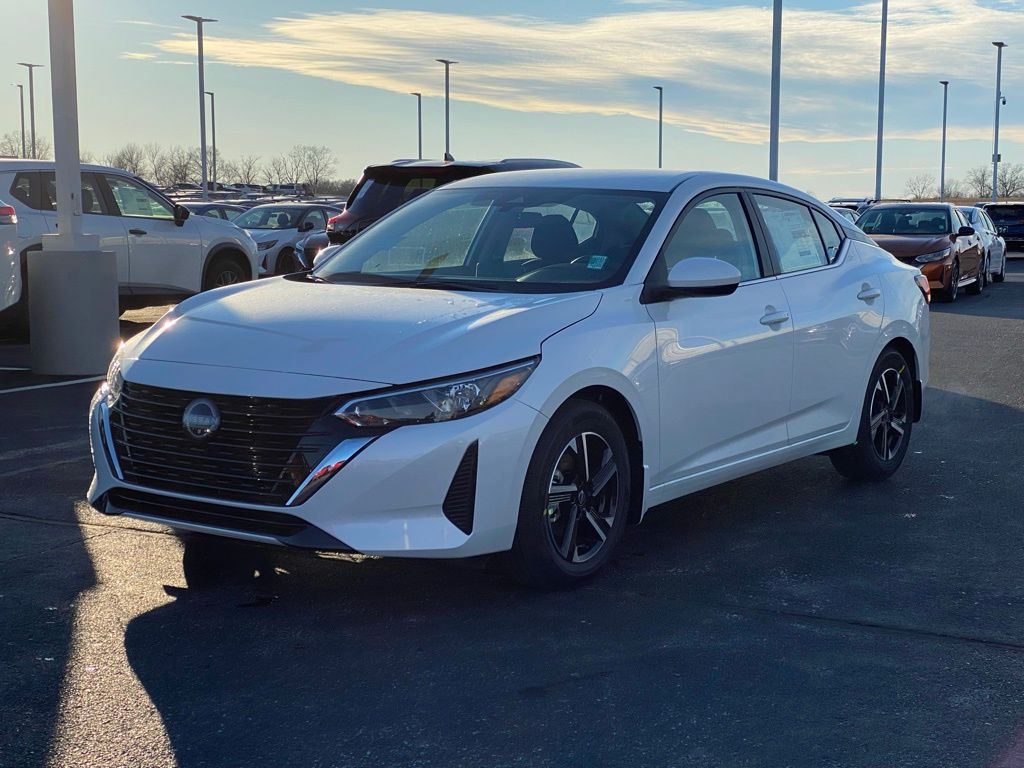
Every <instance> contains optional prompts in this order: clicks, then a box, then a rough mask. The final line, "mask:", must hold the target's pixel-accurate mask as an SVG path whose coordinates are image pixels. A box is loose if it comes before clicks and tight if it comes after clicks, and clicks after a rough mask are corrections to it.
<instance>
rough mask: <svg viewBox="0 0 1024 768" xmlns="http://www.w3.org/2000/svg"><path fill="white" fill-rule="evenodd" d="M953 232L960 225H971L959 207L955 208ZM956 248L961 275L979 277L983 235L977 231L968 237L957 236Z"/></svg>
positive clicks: (962, 276) (963, 276)
mask: <svg viewBox="0 0 1024 768" xmlns="http://www.w3.org/2000/svg"><path fill="white" fill-rule="evenodd" d="M953 216H954V218H953V233H954V234H955V233H956V232H957V230H959V229H960V227H969V226H971V222H969V221H968V220H967V217H966V216H964V215H963V213H962V212H961V211H960V209H959V208H954V209H953ZM956 249H957V251H958V253H959V254H960V275H961V279H963V278H965V277H978V276H979V275H980V274H981V258H982V256H981V235H980V234H979V233H977V232H976V233H975V234H973V235H970V236H968V237H957V238H956Z"/></svg>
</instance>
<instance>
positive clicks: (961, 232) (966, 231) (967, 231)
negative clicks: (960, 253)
mask: <svg viewBox="0 0 1024 768" xmlns="http://www.w3.org/2000/svg"><path fill="white" fill-rule="evenodd" d="M973 234H974V227H960V229H958V230H957V232H956V236H957V237H970V236H971V235H973Z"/></svg>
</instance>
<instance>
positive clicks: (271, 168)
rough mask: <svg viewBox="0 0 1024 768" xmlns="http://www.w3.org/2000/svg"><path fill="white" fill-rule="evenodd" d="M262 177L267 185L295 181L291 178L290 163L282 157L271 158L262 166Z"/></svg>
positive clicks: (286, 158)
mask: <svg viewBox="0 0 1024 768" xmlns="http://www.w3.org/2000/svg"><path fill="white" fill-rule="evenodd" d="M263 177H264V178H265V179H266V182H267V184H285V183H286V182H290V181H295V179H294V178H293V177H292V163H291V162H290V161H289V159H288V157H286V156H284V155H278V156H277V157H272V158H271V159H270V160H269V161H268V162H267V164H266V165H264V166H263Z"/></svg>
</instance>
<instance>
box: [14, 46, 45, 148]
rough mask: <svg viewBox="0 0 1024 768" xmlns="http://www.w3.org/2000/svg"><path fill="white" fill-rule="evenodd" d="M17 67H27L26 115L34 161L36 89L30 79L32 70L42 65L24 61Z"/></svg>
mask: <svg viewBox="0 0 1024 768" xmlns="http://www.w3.org/2000/svg"><path fill="white" fill-rule="evenodd" d="M18 66H19V67H28V114H29V124H30V125H31V126H32V159H33V160H34V159H36V157H37V155H36V89H35V82H34V80H33V79H32V70H34V69H35V68H36V67H41V66H43V65H42V64H27V63H26V62H24V61H19V62H18Z"/></svg>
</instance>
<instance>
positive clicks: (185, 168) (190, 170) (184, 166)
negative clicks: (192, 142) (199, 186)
mask: <svg viewBox="0 0 1024 768" xmlns="http://www.w3.org/2000/svg"><path fill="white" fill-rule="evenodd" d="M164 166H165V167H164V181H163V182H162V183H164V184H167V185H169V184H181V183H183V182H186V181H189V182H195V181H196V179H197V177H198V176H199V150H198V149H195V148H193V149H188V148H186V147H179V146H175V147H171V148H170V149H168V150H167V151H166V152H165V153H164Z"/></svg>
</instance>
